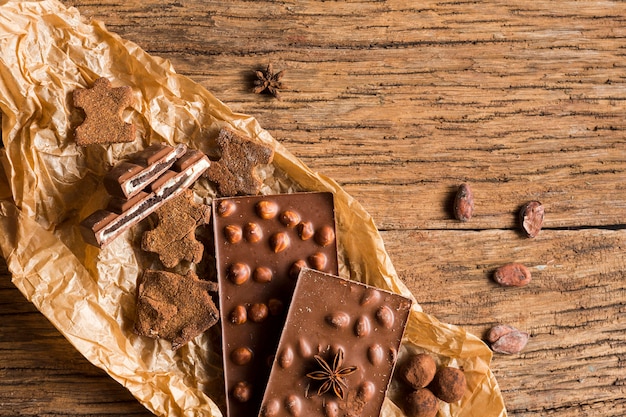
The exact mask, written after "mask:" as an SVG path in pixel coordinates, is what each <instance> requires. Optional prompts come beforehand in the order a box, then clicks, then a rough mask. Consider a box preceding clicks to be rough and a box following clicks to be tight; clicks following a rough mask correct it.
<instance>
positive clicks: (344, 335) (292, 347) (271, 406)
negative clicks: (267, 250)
mask: <svg viewBox="0 0 626 417" xmlns="http://www.w3.org/2000/svg"><path fill="white" fill-rule="evenodd" d="M411 303H412V301H411V299H410V298H407V297H404V296H402V295H400V294H396V293H392V292H388V291H385V290H382V289H379V288H375V287H372V286H368V285H365V284H362V283H360V282H356V281H351V280H347V279H344V278H340V277H337V276H332V275H328V274H324V273H321V272H319V271H313V270H310V269H303V270H302V271H301V272H300V275H299V278H298V283H297V284H296V288H295V290H294V293H293V299H292V301H291V306H290V308H289V312H288V313H287V320H286V322H285V326H284V329H283V332H282V335H281V338H280V343H279V345H278V350H277V352H276V357H275V359H274V362H273V365H272V371H271V374H270V378H269V381H268V384H267V388H266V390H265V394H264V397H263V402H262V407H261V412H260V414H259V416H261V417H283V416H284V417H291V416H307V417H314V416H323V417H326V416H337V417H348V416H361V417H378V416H379V415H380V411H381V408H382V404H383V400H384V398H385V394H386V391H387V388H388V386H389V382H390V380H391V375H392V373H393V369H394V366H395V363H396V359H397V355H398V349H399V347H400V343H401V341H402V336H403V334H404V330H405V327H406V323H407V320H408V316H409V312H410V309H411Z"/></svg>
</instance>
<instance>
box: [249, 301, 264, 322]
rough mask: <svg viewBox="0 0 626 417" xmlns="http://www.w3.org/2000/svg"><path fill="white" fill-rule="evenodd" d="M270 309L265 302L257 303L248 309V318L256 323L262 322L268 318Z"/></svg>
mask: <svg viewBox="0 0 626 417" xmlns="http://www.w3.org/2000/svg"><path fill="white" fill-rule="evenodd" d="M268 314H269V309H268V308H267V306H266V305H265V304H263V303H255V304H252V305H251V306H250V308H249V309H248V318H249V319H250V320H252V321H253V322H255V323H260V322H262V321H263V320H265V319H266V318H267V315H268Z"/></svg>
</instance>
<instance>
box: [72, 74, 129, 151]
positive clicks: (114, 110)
mask: <svg viewBox="0 0 626 417" xmlns="http://www.w3.org/2000/svg"><path fill="white" fill-rule="evenodd" d="M72 98H73V100H74V107H78V108H81V109H83V110H84V111H85V120H84V121H83V123H82V124H81V125H80V126H78V127H77V128H76V130H75V132H74V136H75V138H76V143H77V144H78V145H81V146H84V145H92V144H99V143H100V144H101V143H117V142H132V141H133V140H135V125H133V124H130V123H126V122H124V120H123V119H122V112H123V111H124V109H126V108H127V107H130V106H131V105H132V104H133V91H132V89H131V88H130V87H129V86H123V87H115V88H114V87H111V82H110V81H109V80H108V79H106V78H104V77H101V78H98V79H97V80H96V81H95V82H94V84H93V86H92V87H91V88H86V89H78V90H74V92H73V94H72Z"/></svg>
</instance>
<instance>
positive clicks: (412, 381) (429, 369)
mask: <svg viewBox="0 0 626 417" xmlns="http://www.w3.org/2000/svg"><path fill="white" fill-rule="evenodd" d="M436 372H437V364H436V363H435V360H434V359H433V358H432V356H430V355H428V354H426V353H419V354H417V355H411V357H410V358H409V359H408V360H407V361H406V362H405V363H404V365H403V366H402V367H401V368H400V377H401V378H402V379H403V380H404V382H406V383H407V384H408V385H409V386H410V387H411V388H413V389H419V388H424V387H425V386H427V385H428V384H430V382H431V381H432V380H433V378H434V377H435V373H436Z"/></svg>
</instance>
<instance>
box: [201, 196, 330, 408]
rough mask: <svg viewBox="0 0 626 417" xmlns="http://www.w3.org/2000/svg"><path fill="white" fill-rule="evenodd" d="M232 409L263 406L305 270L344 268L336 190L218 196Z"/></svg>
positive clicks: (221, 286) (226, 373)
mask: <svg viewBox="0 0 626 417" xmlns="http://www.w3.org/2000/svg"><path fill="white" fill-rule="evenodd" d="M212 218H213V227H214V236H215V252H216V265H217V271H218V282H219V295H220V296H219V298H220V314H221V317H222V320H221V325H222V342H223V343H222V345H223V351H224V355H223V356H224V379H225V384H226V393H227V413H226V414H227V416H229V417H250V416H254V415H256V414H257V413H258V411H259V407H260V405H261V399H262V397H263V390H264V388H265V384H266V383H267V378H268V376H269V372H270V366H271V363H272V359H273V356H274V355H275V353H276V347H277V346H278V340H279V338H280V333H281V330H282V327H283V324H284V321H285V316H286V312H287V308H288V306H289V303H290V301H291V296H292V292H293V289H294V287H295V285H296V280H297V277H298V273H299V272H300V270H301V269H302V268H303V267H309V268H314V269H318V270H320V271H324V272H328V273H333V274H336V273H337V271H338V261H337V242H336V236H335V220H334V200H333V195H332V193H328V192H323V193H315V192H311V193H294V194H279V195H268V196H247V197H227V198H221V199H216V200H214V201H213V216H212Z"/></svg>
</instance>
